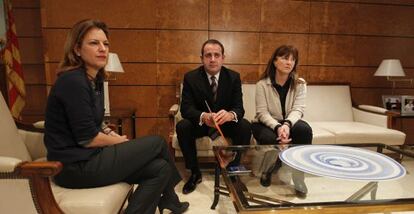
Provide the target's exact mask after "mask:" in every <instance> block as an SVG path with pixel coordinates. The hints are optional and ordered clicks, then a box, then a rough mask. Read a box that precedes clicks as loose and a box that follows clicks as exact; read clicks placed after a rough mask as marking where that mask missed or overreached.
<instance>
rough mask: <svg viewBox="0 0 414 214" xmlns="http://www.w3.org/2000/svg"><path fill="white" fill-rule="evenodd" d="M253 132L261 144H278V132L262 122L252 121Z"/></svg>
mask: <svg viewBox="0 0 414 214" xmlns="http://www.w3.org/2000/svg"><path fill="white" fill-rule="evenodd" d="M252 133H253V136H254V138H255V139H256V141H257V143H258V144H260V145H274V144H277V140H276V138H277V135H276V133H275V132H274V131H273V130H272V129H271V128H269V127H267V126H265V125H264V124H262V123H252Z"/></svg>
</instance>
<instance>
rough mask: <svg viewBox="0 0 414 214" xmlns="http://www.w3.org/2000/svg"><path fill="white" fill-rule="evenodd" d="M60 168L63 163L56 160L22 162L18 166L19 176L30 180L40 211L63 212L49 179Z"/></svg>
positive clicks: (16, 171) (17, 172)
mask: <svg viewBox="0 0 414 214" xmlns="http://www.w3.org/2000/svg"><path fill="white" fill-rule="evenodd" d="M60 170H62V163H60V162H56V161H45V162H22V163H20V164H19V165H18V166H17V167H16V170H15V173H16V174H17V175H18V176H23V177H27V178H28V179H29V180H30V183H31V185H30V186H31V189H32V194H33V197H34V201H35V202H37V204H38V207H39V209H40V211H41V212H40V213H58V214H60V213H63V211H62V210H61V209H60V208H59V205H58V204H57V203H56V200H55V197H54V196H53V193H52V188H51V187H50V181H49V179H50V177H51V176H54V175H56V174H58V173H59V172H60Z"/></svg>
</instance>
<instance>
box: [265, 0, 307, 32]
mask: <svg viewBox="0 0 414 214" xmlns="http://www.w3.org/2000/svg"><path fill="white" fill-rule="evenodd" d="M261 10H262V13H261V14H262V16H261V17H262V18H261V20H262V21H261V31H264V32H298V33H307V32H309V22H310V2H307V1H284V0H263V1H262V7H261Z"/></svg>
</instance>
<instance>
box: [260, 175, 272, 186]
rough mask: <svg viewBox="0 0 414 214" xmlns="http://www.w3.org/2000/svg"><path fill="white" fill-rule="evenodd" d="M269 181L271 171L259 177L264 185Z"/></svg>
mask: <svg viewBox="0 0 414 214" xmlns="http://www.w3.org/2000/svg"><path fill="white" fill-rule="evenodd" d="M270 183H272V173H263V174H262V177H261V178H260V184H261V185H262V186H264V187H268V186H270Z"/></svg>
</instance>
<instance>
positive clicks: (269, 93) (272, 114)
mask: <svg viewBox="0 0 414 214" xmlns="http://www.w3.org/2000/svg"><path fill="white" fill-rule="evenodd" d="M305 97H306V81H305V80H304V79H302V78H299V81H298V84H296V88H295V89H292V88H289V91H288V93H287V95H286V102H285V111H286V115H287V117H286V118H285V119H286V120H289V121H290V122H292V126H293V125H294V124H295V123H296V122H297V121H298V120H299V119H301V118H302V117H303V113H304V111H305ZM281 120H284V118H283V115H282V108H281V103H280V97H279V93H277V91H276V89H275V88H274V87H273V86H272V83H271V81H270V78H269V77H268V78H266V79H262V80H260V81H259V82H257V83H256V116H255V119H254V120H253V121H254V122H261V123H263V124H265V125H266V126H268V127H269V128H271V129H274V128H275V127H276V126H277V125H278V124H280V123H279V122H278V121H281Z"/></svg>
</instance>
